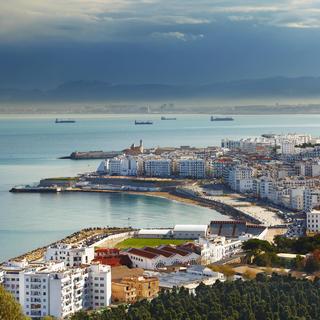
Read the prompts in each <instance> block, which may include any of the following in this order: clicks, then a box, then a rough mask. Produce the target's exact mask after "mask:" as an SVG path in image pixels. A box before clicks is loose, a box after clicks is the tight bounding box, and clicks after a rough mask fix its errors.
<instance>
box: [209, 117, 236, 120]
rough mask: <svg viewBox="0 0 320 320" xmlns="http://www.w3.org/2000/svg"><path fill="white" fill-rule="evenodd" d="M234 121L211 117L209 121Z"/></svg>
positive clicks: (229, 118)
mask: <svg viewBox="0 0 320 320" xmlns="http://www.w3.org/2000/svg"><path fill="white" fill-rule="evenodd" d="M233 120H234V119H233V118H231V117H214V116H211V118H210V121H233Z"/></svg>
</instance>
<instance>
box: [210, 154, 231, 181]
mask: <svg viewBox="0 0 320 320" xmlns="http://www.w3.org/2000/svg"><path fill="white" fill-rule="evenodd" d="M233 165H234V160H233V159H231V158H219V159H216V160H214V161H212V162H211V167H212V176H213V177H214V178H222V177H223V173H224V171H225V170H226V169H228V168H230V167H231V166H233Z"/></svg>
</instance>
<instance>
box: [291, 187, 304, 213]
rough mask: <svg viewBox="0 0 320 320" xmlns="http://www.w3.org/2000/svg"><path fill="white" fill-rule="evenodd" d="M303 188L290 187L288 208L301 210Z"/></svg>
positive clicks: (302, 206) (302, 205)
mask: <svg viewBox="0 0 320 320" xmlns="http://www.w3.org/2000/svg"><path fill="white" fill-rule="evenodd" d="M303 192H304V188H297V189H290V190H289V196H290V208H291V209H293V210H297V211H302V210H303V208H304V200H303Z"/></svg>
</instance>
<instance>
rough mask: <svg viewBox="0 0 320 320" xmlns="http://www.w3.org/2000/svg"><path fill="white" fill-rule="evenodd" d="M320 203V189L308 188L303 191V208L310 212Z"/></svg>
mask: <svg viewBox="0 0 320 320" xmlns="http://www.w3.org/2000/svg"><path fill="white" fill-rule="evenodd" d="M319 205H320V189H309V188H306V189H305V190H304V191H303V209H304V211H305V212H310V211H311V210H312V209H313V208H315V207H317V206H319Z"/></svg>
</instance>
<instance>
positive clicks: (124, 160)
mask: <svg viewBox="0 0 320 320" xmlns="http://www.w3.org/2000/svg"><path fill="white" fill-rule="evenodd" d="M106 161H107V162H108V165H107V167H108V173H109V175H111V176H136V175H137V174H138V171H139V166H140V163H139V161H138V160H137V159H136V158H135V157H133V156H121V157H116V158H113V159H109V160H106Z"/></svg>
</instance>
